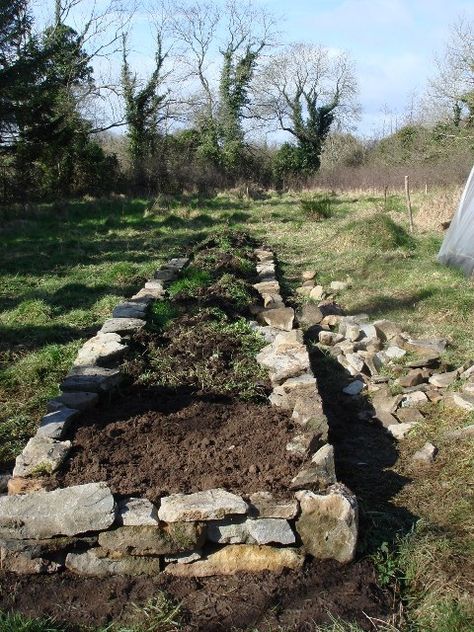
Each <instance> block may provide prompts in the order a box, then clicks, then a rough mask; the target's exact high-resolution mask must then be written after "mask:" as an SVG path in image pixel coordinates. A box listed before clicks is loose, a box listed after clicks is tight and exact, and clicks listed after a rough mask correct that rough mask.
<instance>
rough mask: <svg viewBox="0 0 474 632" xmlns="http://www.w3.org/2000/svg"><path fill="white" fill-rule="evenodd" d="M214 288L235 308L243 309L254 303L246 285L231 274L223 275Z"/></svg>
mask: <svg viewBox="0 0 474 632" xmlns="http://www.w3.org/2000/svg"><path fill="white" fill-rule="evenodd" d="M214 288H215V289H216V290H217V291H218V292H219V293H220V294H222V296H225V297H226V298H227V299H229V300H231V301H232V303H234V305H235V307H236V308H240V309H245V308H246V307H249V306H250V305H251V304H252V303H253V302H254V301H253V298H252V295H251V293H250V290H249V286H248V285H247V283H246V282H245V281H242V279H238V278H237V277H235V276H234V275H233V274H223V275H222V276H221V278H220V279H219V280H218V281H217V283H216V284H215V285H214Z"/></svg>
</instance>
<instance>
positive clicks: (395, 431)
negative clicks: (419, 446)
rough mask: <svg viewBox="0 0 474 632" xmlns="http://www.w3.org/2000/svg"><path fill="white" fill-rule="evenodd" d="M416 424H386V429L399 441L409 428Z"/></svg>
mask: <svg viewBox="0 0 474 632" xmlns="http://www.w3.org/2000/svg"><path fill="white" fill-rule="evenodd" d="M416 425H417V423H416V422H407V423H402V424H393V425H391V426H388V427H387V430H388V432H389V433H390V434H391V435H392V437H394V438H395V439H397V440H398V441H400V440H401V439H404V438H405V437H406V436H407V434H408V433H409V432H410V430H413V428H414V427H415V426H416Z"/></svg>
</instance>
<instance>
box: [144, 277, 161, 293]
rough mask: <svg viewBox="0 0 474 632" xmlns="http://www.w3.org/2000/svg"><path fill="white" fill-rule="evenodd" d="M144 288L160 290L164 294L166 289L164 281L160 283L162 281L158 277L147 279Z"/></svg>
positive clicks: (153, 290) (154, 290)
mask: <svg viewBox="0 0 474 632" xmlns="http://www.w3.org/2000/svg"><path fill="white" fill-rule="evenodd" d="M144 289H145V290H151V291H152V292H159V293H160V294H163V293H164V291H165V288H164V287H163V283H160V281H158V280H156V279H150V280H149V281H147V282H146V283H145V285H144Z"/></svg>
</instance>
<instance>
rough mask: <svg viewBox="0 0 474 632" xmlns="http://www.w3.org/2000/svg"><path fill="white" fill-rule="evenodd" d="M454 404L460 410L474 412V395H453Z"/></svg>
mask: <svg viewBox="0 0 474 632" xmlns="http://www.w3.org/2000/svg"><path fill="white" fill-rule="evenodd" d="M453 402H454V403H455V404H456V406H459V408H463V409H464V410H468V411H470V412H471V411H473V410H474V394H473V395H470V394H468V393H453Z"/></svg>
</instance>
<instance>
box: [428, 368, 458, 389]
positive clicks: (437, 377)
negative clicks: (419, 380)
mask: <svg viewBox="0 0 474 632" xmlns="http://www.w3.org/2000/svg"><path fill="white" fill-rule="evenodd" d="M457 379H458V372H457V371H450V372H448V373H435V374H434V375H432V376H431V377H430V379H429V380H428V382H429V383H430V384H433V386H436V387H437V388H447V387H448V386H451V384H453V383H454V382H455V381H456V380H457Z"/></svg>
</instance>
